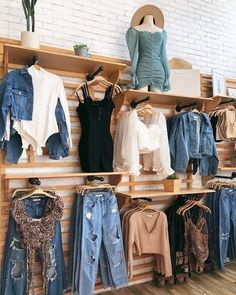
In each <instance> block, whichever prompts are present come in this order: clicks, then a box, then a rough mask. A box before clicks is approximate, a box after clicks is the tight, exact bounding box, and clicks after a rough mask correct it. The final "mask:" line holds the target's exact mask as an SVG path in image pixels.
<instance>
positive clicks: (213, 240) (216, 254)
mask: <svg viewBox="0 0 236 295" xmlns="http://www.w3.org/2000/svg"><path fill="white" fill-rule="evenodd" d="M206 204H207V206H208V207H209V208H210V209H211V211H212V214H211V215H209V216H208V219H207V223H208V227H209V232H210V257H211V260H212V262H214V263H215V265H216V266H217V267H218V268H219V269H220V270H224V264H225V262H226V261H229V260H235V259H236V214H235V212H236V188H235V187H227V186H226V187H222V188H220V189H218V190H217V191H216V192H215V193H209V194H208V195H207V198H206Z"/></svg>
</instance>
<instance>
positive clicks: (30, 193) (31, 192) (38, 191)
mask: <svg viewBox="0 0 236 295" xmlns="http://www.w3.org/2000/svg"><path fill="white" fill-rule="evenodd" d="M25 191H27V192H28V193H27V194H26V195H23V196H22V197H21V198H19V200H20V201H21V200H24V199H27V198H30V197H32V196H33V195H37V194H40V195H43V196H45V197H49V198H52V199H56V198H57V197H56V196H54V195H52V194H50V193H48V192H47V191H51V192H52V193H55V189H53V188H50V189H45V190H43V189H41V188H39V187H35V188H33V189H17V190H15V191H14V193H13V195H12V198H14V197H15V195H16V193H17V192H25Z"/></svg>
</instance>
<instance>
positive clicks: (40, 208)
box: [1, 192, 67, 295]
mask: <svg viewBox="0 0 236 295" xmlns="http://www.w3.org/2000/svg"><path fill="white" fill-rule="evenodd" d="M23 194H24V192H18V193H16V195H15V197H14V199H13V201H12V204H11V207H10V216H9V225H8V234H7V241H6V245H5V255H4V264H3V265H4V266H3V272H2V280H1V294H2V295H9V294H12V295H13V294H17V295H25V294H29V289H30V288H31V289H32V291H33V292H34V288H35V285H34V275H35V255H36V254H37V256H39V258H40V260H41V264H42V276H43V287H44V293H45V294H48V295H54V294H58V295H63V294H64V290H65V289H66V288H67V282H66V272H65V264H64V256H63V248H62V238H61V226H60V219H61V217H62V215H63V202H62V199H61V198H60V197H58V196H56V195H54V196H56V199H52V198H49V197H46V196H44V195H43V194H40V195H35V196H34V197H31V198H27V199H23V200H20V199H19V198H20V197H21V196H22V195H23ZM32 294H35V293H32Z"/></svg>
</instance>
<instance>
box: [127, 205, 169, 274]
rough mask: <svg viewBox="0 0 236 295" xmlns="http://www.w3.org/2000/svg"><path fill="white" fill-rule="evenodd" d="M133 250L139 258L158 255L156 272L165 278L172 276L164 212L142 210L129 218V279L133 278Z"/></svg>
mask: <svg viewBox="0 0 236 295" xmlns="http://www.w3.org/2000/svg"><path fill="white" fill-rule="evenodd" d="M134 246H135V248H134ZM134 249H135V250H136V254H137V255H139V256H140V255H142V254H159V255H157V257H158V258H157V263H156V267H157V270H158V271H159V272H161V273H162V274H163V275H165V276H166V277H169V276H171V275H172V267H171V258H170V245H169V237H168V224H167V218H166V215H165V213H164V212H161V211H158V212H157V211H154V210H150V211H149V210H144V211H137V212H134V213H133V214H132V215H131V216H130V217H129V239H128V263H129V271H130V273H129V274H130V278H132V277H133V254H134V253H133V250H134ZM160 255H161V261H160Z"/></svg>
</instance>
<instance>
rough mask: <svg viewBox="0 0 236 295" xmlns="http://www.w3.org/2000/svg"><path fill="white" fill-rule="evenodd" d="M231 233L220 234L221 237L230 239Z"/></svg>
mask: <svg viewBox="0 0 236 295" xmlns="http://www.w3.org/2000/svg"><path fill="white" fill-rule="evenodd" d="M229 236H230V234H229V233H221V234H220V239H221V240H228V239H229Z"/></svg>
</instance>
